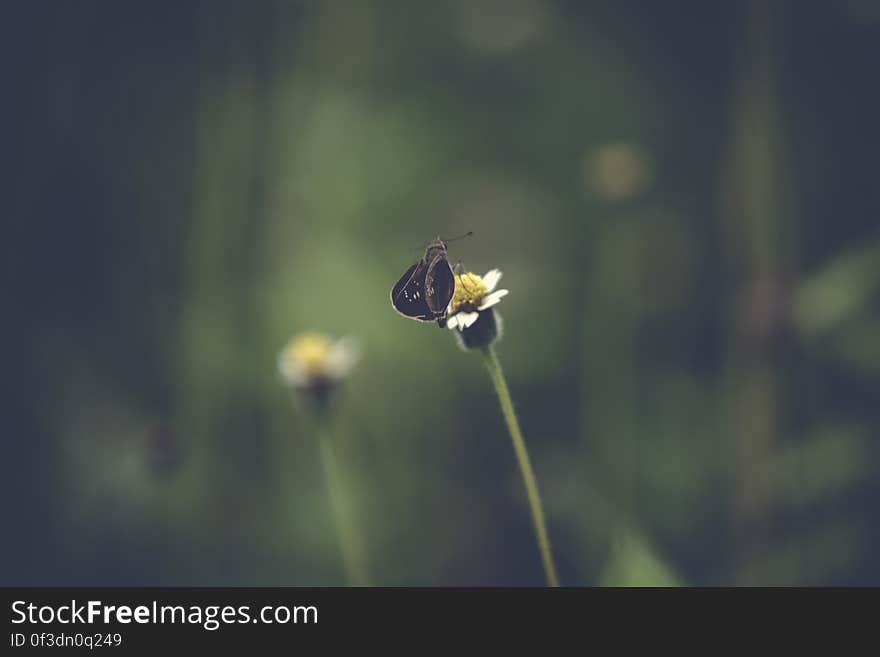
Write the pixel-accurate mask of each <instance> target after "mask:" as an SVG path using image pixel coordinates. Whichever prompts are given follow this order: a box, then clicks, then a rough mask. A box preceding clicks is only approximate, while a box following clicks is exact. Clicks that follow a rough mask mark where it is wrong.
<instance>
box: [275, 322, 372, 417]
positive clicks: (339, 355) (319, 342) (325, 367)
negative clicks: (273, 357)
mask: <svg viewBox="0 0 880 657" xmlns="http://www.w3.org/2000/svg"><path fill="white" fill-rule="evenodd" d="M359 358H360V349H359V348H358V345H357V343H356V341H355V340H354V339H353V338H350V337H345V338H340V339H338V340H334V339H332V338H331V337H330V336H328V335H325V334H323V333H318V332H315V331H309V332H306V333H300V334H298V335H295V336H294V337H293V338H292V339H291V340H290V342H288V343H287V346H285V347H284V349H283V350H282V351H281V353H280V354H278V371H279V372H280V373H281V377H282V379H284V382H285V383H286V384H287V385H289V386H291V387H293V388H298V389H302V390H307V391H311V392H313V393H315V395H316V397H317V398H318V399H319V401H324V400H325V398H326V396H327V393H328V392H329V390H330V389H331V388H332V387H333V385H334V384H336V383H339V382H340V381H342V380H343V379H345V378H346V377H347V376H348V375H349V374H350V373H351V370H352V369H353V368H354V366H355V365H356V364H357V361H358V360H359Z"/></svg>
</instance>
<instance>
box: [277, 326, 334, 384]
mask: <svg viewBox="0 0 880 657" xmlns="http://www.w3.org/2000/svg"><path fill="white" fill-rule="evenodd" d="M331 344H332V341H331V340H330V338H328V337H327V336H326V335H322V334H321V333H302V334H300V335H298V336H296V337H295V338H293V340H291V341H290V342H289V343H288V345H287V347H286V348H285V350H284V358H285V360H287V361H288V362H291V363H295V364H296V365H297V366H299V367H301V368H302V369H304V370H306V371H307V372H309V373H312V374H314V373H320V372H322V371H324V370H325V369H326V367H327V357H328V356H329V354H330V346H331Z"/></svg>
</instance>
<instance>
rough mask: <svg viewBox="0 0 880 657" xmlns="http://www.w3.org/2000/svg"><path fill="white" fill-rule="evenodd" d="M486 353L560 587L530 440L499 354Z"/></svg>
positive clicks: (550, 575) (551, 581) (542, 544)
mask: <svg viewBox="0 0 880 657" xmlns="http://www.w3.org/2000/svg"><path fill="white" fill-rule="evenodd" d="M482 352H483V360H484V362H485V363H486V368H487V369H488V370H489V376H490V377H491V378H492V383H493V384H495V392H497V393H498V401H499V402H500V403H501V412H502V413H503V414H504V420H505V422H507V429H508V431H509V433H510V439H511V440H512V441H513V449H514V451H515V452H516V458H517V461H519V469H520V471H521V472H522V477H523V482H524V483H525V485H526V493H527V494H528V497H529V507H530V508H531V511H532V523H533V524H534V526H535V534H536V535H537V538H538V548H539V549H540V551H541V561H543V563H544V573H545V574H546V575H547V584H548V585H549V586H559V578H558V577H557V575H556V564H555V563H554V562H553V553H552V551H551V549H550V539H549V538H548V536H547V526H546V524H545V523H544V509H543V507H542V506H541V495H540V494H539V493H538V483H537V481H536V480H535V473H534V472H533V471H532V463H531V461H530V460H529V452H528V450H527V449H526V441H525V440H523V435H522V431H521V430H520V428H519V420H517V418H516V412H515V411H514V410H513V400H512V399H511V397H510V390H508V388H507V381H506V380H505V378H504V372H502V370H501V363H500V362H499V361H498V354H496V353H495V348H494V347H493V346H492V345H489V346H488V347H483V349H482Z"/></svg>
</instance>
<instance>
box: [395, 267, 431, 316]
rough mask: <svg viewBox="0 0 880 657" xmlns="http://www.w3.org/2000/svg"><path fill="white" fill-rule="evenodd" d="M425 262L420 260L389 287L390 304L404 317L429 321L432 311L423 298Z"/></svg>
mask: <svg viewBox="0 0 880 657" xmlns="http://www.w3.org/2000/svg"><path fill="white" fill-rule="evenodd" d="M425 269H426V266H425V262H424V260H420V261H419V262H417V263H416V264H414V265H413V266H412V267H410V268H409V269H407V270H406V272H404V274H403V276H401V277H400V280H399V281H397V283H396V284H395V286H394V287H393V288H391V305H392V306H394V309H395V310H396V311H397V312H399V313H400V314H401V315H403V316H404V317H409V318H410V319H416V320H419V321H421V322H430V321H433V319H434V313H433V312H432V311H431V309H430V308H429V307H428V303H427V301H426V300H425V289H424V288H425Z"/></svg>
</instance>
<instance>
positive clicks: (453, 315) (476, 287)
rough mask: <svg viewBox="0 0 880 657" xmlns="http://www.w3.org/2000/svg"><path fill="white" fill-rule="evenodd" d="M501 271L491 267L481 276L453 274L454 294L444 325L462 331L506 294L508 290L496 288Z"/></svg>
mask: <svg viewBox="0 0 880 657" xmlns="http://www.w3.org/2000/svg"><path fill="white" fill-rule="evenodd" d="M500 280H501V271H500V270H499V269H492V270H490V271H488V272H486V274H484V275H483V276H478V275H477V274H473V273H470V272H468V273H466V274H456V275H455V294H453V295H452V301H450V302H449V308H448V310H447V311H446V326H448V327H449V328H450V329H458V330H459V331H464V330H465V329H467V328H470V327H471V326H473V325H474V324H475V323H476V321H477V320H478V319H479V318H480V313H481V312H483V311H485V310H488V309H489V308H491V307H492V306H494V305H495V304H497V303H498V302H499V301H501V299H502V298H503V297H505V296H507V294H508V292H509V290H496V289H495V288H496V287H497V286H498V281H500Z"/></svg>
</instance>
